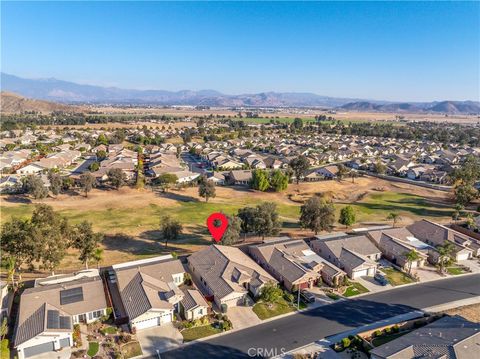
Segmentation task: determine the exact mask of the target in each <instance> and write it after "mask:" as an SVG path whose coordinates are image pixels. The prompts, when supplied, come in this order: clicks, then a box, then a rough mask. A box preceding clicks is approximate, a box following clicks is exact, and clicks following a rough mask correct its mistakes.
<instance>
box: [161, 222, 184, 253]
mask: <svg viewBox="0 0 480 359" xmlns="http://www.w3.org/2000/svg"><path fill="white" fill-rule="evenodd" d="M182 230H183V227H182V225H181V224H180V222H179V221H177V220H175V219H172V218H171V217H170V216H164V217H162V219H161V220H160V232H161V233H162V238H163V240H164V241H165V247H167V246H168V242H169V241H175V240H177V239H178V237H179V236H180V234H182Z"/></svg>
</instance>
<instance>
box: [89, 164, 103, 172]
mask: <svg viewBox="0 0 480 359" xmlns="http://www.w3.org/2000/svg"><path fill="white" fill-rule="evenodd" d="M88 169H89V170H90V171H92V172H96V171H98V170H99V169H100V163H98V162H92V163H90V166H88Z"/></svg>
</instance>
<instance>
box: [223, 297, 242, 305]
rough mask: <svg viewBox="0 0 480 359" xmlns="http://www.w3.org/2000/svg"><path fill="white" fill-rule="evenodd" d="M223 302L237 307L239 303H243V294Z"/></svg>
mask: <svg viewBox="0 0 480 359" xmlns="http://www.w3.org/2000/svg"><path fill="white" fill-rule="evenodd" d="M223 303H225V304H226V305H227V307H236V306H237V305H243V296H241V297H239V298H233V299H230V300H227V301H224V302H223Z"/></svg>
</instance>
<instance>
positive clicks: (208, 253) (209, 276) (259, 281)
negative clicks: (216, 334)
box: [188, 244, 277, 308]
mask: <svg viewBox="0 0 480 359" xmlns="http://www.w3.org/2000/svg"><path fill="white" fill-rule="evenodd" d="M188 266H189V268H190V273H191V274H192V279H193V280H194V282H195V283H196V284H197V286H198V287H199V288H200V289H201V290H202V291H203V292H204V293H205V295H206V296H208V297H211V298H212V299H213V301H214V302H215V304H216V305H217V306H218V307H219V308H222V304H225V305H226V306H227V308H228V307H235V306H238V305H242V304H244V303H245V301H246V300H247V296H248V293H251V294H252V295H253V296H257V295H259V294H260V291H261V289H262V287H263V286H264V285H265V284H266V283H268V282H272V283H277V281H276V280H275V279H274V278H273V277H272V276H271V275H270V274H268V273H267V272H266V271H265V270H264V269H263V268H262V267H260V266H259V265H258V264H257V263H255V262H254V261H253V260H252V259H251V258H249V257H248V256H247V255H246V254H245V253H243V252H242V251H241V250H240V249H238V248H236V247H229V246H221V245H217V244H213V245H211V246H210V247H208V248H207V249H204V250H201V251H198V252H195V253H193V254H192V255H191V256H189V257H188Z"/></svg>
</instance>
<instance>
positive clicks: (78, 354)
mask: <svg viewBox="0 0 480 359" xmlns="http://www.w3.org/2000/svg"><path fill="white" fill-rule="evenodd" d="M86 354H87V351H86V350H83V349H81V350H76V351H74V352H72V356H73V357H74V358H82V357H83V356H84V355H86Z"/></svg>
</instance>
